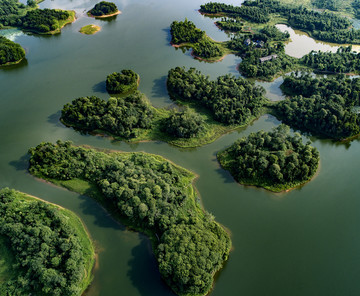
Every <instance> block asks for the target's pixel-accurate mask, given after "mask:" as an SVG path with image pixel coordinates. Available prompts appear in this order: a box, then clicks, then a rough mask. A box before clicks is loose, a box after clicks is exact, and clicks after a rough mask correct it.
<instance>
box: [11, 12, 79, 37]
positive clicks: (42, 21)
mask: <svg viewBox="0 0 360 296" xmlns="http://www.w3.org/2000/svg"><path fill="white" fill-rule="evenodd" d="M72 14H74V12H69V11H65V10H60V9H47V8H45V9H35V10H30V11H28V12H27V13H26V15H25V16H23V17H21V18H19V19H18V20H17V24H16V26H18V27H21V28H23V29H26V30H29V31H32V32H35V33H49V32H53V31H60V29H61V27H62V26H63V24H64V23H66V21H67V20H68V19H69V18H70V17H71V16H72ZM73 17H74V16H73Z"/></svg>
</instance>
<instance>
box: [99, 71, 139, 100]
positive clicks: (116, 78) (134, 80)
mask: <svg viewBox="0 0 360 296" xmlns="http://www.w3.org/2000/svg"><path fill="white" fill-rule="evenodd" d="M139 82H140V77H139V75H138V74H136V73H135V72H134V71H133V70H127V69H124V70H122V71H121V72H120V73H119V72H114V73H112V74H109V75H108V76H107V77H106V90H107V91H108V93H109V94H126V93H130V92H134V91H135V90H137V88H138V86H139Z"/></svg>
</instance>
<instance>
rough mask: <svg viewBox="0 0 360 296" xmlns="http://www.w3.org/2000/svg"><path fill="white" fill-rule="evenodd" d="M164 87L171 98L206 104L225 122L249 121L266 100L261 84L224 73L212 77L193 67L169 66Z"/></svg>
mask: <svg viewBox="0 0 360 296" xmlns="http://www.w3.org/2000/svg"><path fill="white" fill-rule="evenodd" d="M167 88H168V91H169V94H170V97H171V98H172V99H175V100H177V99H179V100H180V101H185V102H186V101H188V102H192V103H195V104H199V105H202V106H205V107H206V108H208V109H209V110H210V111H211V113H212V114H213V116H214V119H215V120H217V121H219V122H222V123H224V124H227V125H232V124H237V125H239V124H240V125H243V124H247V123H249V122H250V121H251V120H252V119H254V118H256V117H258V116H259V115H260V114H261V109H262V107H263V106H264V104H266V102H267V100H266V99H265V97H264V94H265V90H264V88H262V87H259V86H255V84H254V83H252V82H250V81H248V80H245V79H243V78H240V77H239V78H236V77H235V76H233V75H230V74H227V75H224V76H220V77H218V78H217V79H216V80H215V81H211V80H210V79H209V77H207V76H205V75H203V74H201V72H200V71H198V70H196V69H195V68H190V69H189V70H188V71H186V70H185V68H180V67H176V68H175V69H171V70H170V71H169V73H168V80H167Z"/></svg>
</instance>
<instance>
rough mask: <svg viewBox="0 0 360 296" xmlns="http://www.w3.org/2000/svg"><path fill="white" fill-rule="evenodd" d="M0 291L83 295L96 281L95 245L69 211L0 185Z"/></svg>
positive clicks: (5, 292) (63, 295)
mask: <svg viewBox="0 0 360 296" xmlns="http://www.w3.org/2000/svg"><path fill="white" fill-rule="evenodd" d="M0 257H1V262H0V295H4V296H5V295H44V296H45V295H49V296H50V295H52V296H80V295H82V293H83V292H84V291H85V289H86V288H87V287H88V285H89V284H90V282H91V280H92V268H93V265H94V261H95V253H94V247H93V245H92V242H91V239H90V238H89V235H88V233H87V232H86V230H85V228H84V226H83V224H82V222H81V220H80V219H79V218H78V217H77V216H76V215H75V214H74V213H72V212H70V211H69V210H66V209H63V208H60V207H59V206H56V205H53V204H50V203H47V202H44V201H41V200H39V199H37V198H34V197H32V196H29V195H26V194H24V193H20V192H17V191H14V190H10V189H7V188H6V189H2V190H0Z"/></svg>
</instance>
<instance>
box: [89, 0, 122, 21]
mask: <svg viewBox="0 0 360 296" xmlns="http://www.w3.org/2000/svg"><path fill="white" fill-rule="evenodd" d="M120 13H121V11H120V10H118V8H117V7H116V5H115V3H113V2H106V1H101V2H99V3H97V4H95V6H94V8H92V9H91V10H89V11H88V16H90V17H95V18H107V17H112V16H115V15H118V14H120Z"/></svg>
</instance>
